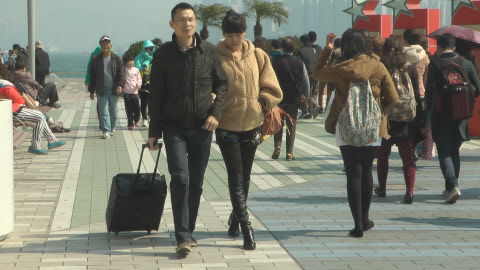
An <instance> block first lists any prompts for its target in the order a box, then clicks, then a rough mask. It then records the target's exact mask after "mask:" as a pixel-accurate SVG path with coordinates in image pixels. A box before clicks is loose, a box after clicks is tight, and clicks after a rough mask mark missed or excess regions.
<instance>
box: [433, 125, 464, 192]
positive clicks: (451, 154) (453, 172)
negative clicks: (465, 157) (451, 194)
mask: <svg viewBox="0 0 480 270" xmlns="http://www.w3.org/2000/svg"><path fill="white" fill-rule="evenodd" d="M434 132H438V135H437V136H435V135H436V134H433V136H434V139H435V144H436V146H437V152H438V160H439V163H440V169H441V170H442V174H443V177H444V178H445V189H446V190H447V191H450V190H452V189H453V188H455V187H458V177H459V175H460V146H461V145H462V137H461V136H460V133H459V131H458V128H457V127H456V126H455V125H448V124H445V125H443V126H439V127H438V129H434Z"/></svg>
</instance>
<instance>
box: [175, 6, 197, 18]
mask: <svg viewBox="0 0 480 270" xmlns="http://www.w3.org/2000/svg"><path fill="white" fill-rule="evenodd" d="M179 9H180V10H185V9H191V10H193V14H195V16H196V13H195V9H194V8H193V7H192V5H190V4H189V3H185V2H181V3H178V4H177V5H176V6H174V7H173V9H172V21H173V18H174V17H175V13H176V12H177V10H179Z"/></svg>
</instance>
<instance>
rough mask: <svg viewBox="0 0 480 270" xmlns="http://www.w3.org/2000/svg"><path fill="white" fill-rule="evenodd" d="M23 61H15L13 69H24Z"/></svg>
mask: <svg viewBox="0 0 480 270" xmlns="http://www.w3.org/2000/svg"><path fill="white" fill-rule="evenodd" d="M24 68H25V63H24V62H23V61H22V60H17V61H15V69H24Z"/></svg>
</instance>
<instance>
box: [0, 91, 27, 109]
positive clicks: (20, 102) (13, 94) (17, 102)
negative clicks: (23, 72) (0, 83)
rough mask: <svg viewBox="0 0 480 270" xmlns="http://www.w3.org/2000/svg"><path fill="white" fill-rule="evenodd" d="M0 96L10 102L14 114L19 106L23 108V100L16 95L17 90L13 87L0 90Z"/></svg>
mask: <svg viewBox="0 0 480 270" xmlns="http://www.w3.org/2000/svg"><path fill="white" fill-rule="evenodd" d="M0 94H1V95H3V96H5V97H7V98H8V99H10V100H11V101H12V111H13V112H16V111H18V109H20V106H25V99H23V97H22V96H21V95H20V94H19V93H18V90H17V89H16V88H15V87H13V86H7V87H3V88H0Z"/></svg>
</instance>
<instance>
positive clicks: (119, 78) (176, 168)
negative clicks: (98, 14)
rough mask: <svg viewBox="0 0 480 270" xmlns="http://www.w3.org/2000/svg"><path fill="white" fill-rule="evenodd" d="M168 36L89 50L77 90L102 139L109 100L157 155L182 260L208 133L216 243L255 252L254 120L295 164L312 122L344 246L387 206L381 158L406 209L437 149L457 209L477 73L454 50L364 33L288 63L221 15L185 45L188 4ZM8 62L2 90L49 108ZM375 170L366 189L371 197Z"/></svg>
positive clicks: (283, 50) (103, 42)
mask: <svg viewBox="0 0 480 270" xmlns="http://www.w3.org/2000/svg"><path fill="white" fill-rule="evenodd" d="M170 26H171V28H172V29H173V31H174V34H173V35H172V41H171V42H167V43H165V44H161V41H160V44H159V43H158V40H157V43H155V41H154V42H152V41H150V40H146V41H145V42H144V43H143V48H142V52H141V53H140V54H139V55H136V56H134V55H130V54H125V55H123V57H122V58H123V59H122V58H121V57H120V56H118V55H117V54H116V52H115V51H114V50H113V48H112V40H111V38H110V37H109V36H106V35H104V36H102V37H101V38H100V40H99V45H100V46H99V47H98V48H97V49H96V50H95V51H94V52H93V53H92V55H91V58H90V61H89V64H88V72H87V78H86V80H85V84H86V86H87V87H88V91H89V92H90V98H91V99H92V100H94V99H95V96H96V97H97V100H98V102H97V104H98V105H97V110H98V114H99V122H100V129H101V130H102V132H103V136H102V138H104V139H108V138H109V137H110V136H112V135H114V134H115V128H116V125H117V122H118V121H117V118H118V101H119V97H120V96H121V95H122V94H123V99H124V102H125V109H126V114H127V119H128V121H127V125H128V129H129V130H132V129H133V128H134V127H139V126H140V118H142V126H144V127H147V128H148V145H149V149H150V150H158V149H159V147H158V144H157V142H158V140H159V139H161V138H163V141H164V145H165V149H166V154H167V163H168V170H169V173H170V175H171V182H170V192H171V201H172V212H173V217H174V225H175V237H176V241H177V244H178V245H177V248H176V252H177V253H178V254H180V255H186V254H188V253H190V252H191V248H192V247H196V246H197V241H196V239H195V238H194V237H193V233H194V230H195V223H196V218H197V215H198V210H199V205H200V198H201V194H202V186H203V180H204V174H205V170H206V166H207V163H208V159H209V155H210V148H211V142H212V138H213V133H215V136H216V143H217V144H218V145H219V148H220V151H221V154H222V156H223V160H224V162H225V167H226V170H227V174H228V179H227V180H228V181H227V182H228V188H229V194H230V199H231V204H232V208H233V210H232V213H231V215H230V217H229V220H228V225H229V227H228V231H227V233H228V235H230V236H232V237H237V236H239V235H240V234H242V235H243V248H244V249H246V250H253V249H255V248H256V241H255V239H254V232H253V228H252V227H251V223H250V221H249V215H248V207H247V198H248V192H249V186H250V178H251V177H250V175H251V171H252V166H253V162H254V158H255V152H256V149H257V146H258V145H259V143H261V142H262V131H261V126H262V124H263V122H264V114H265V112H266V111H268V110H271V109H273V108H274V107H276V106H278V107H280V108H281V109H283V110H284V111H285V113H286V115H288V116H290V117H291V119H292V120H293V121H285V123H286V126H287V128H286V129H287V135H286V156H285V157H286V160H289V161H290V160H295V157H294V154H293V153H294V142H295V131H296V124H297V117H298V118H301V119H309V118H316V117H317V116H318V115H319V114H321V113H325V115H324V119H325V130H326V131H327V132H328V133H331V134H333V135H334V136H335V141H336V144H337V146H338V147H339V148H340V152H341V155H342V158H343V162H344V166H345V174H346V178H347V185H346V186H347V196H348V202H349V206H350V209H351V213H352V217H353V220H354V224H355V227H354V228H353V229H352V230H351V231H350V235H351V236H352V237H362V236H363V234H364V232H366V231H368V230H370V229H372V228H373V227H374V225H375V224H374V222H373V221H372V220H371V219H370V214H369V212H370V204H371V201H372V196H373V193H375V194H376V195H377V196H379V197H385V196H386V194H387V184H386V183H387V179H388V171H389V157H390V154H391V149H392V146H393V145H397V146H398V149H399V154H400V157H401V160H402V163H403V174H404V179H405V186H406V188H405V190H406V191H405V196H404V203H406V204H412V203H413V202H414V195H413V194H414V184H415V177H416V166H415V161H416V159H417V158H418V157H417V156H416V153H415V149H416V146H417V144H419V143H421V142H422V141H425V140H428V139H431V140H433V141H434V142H435V144H436V147H437V151H438V157H439V163H440V168H441V171H442V174H443V176H444V180H445V191H444V192H443V193H442V195H443V196H444V197H445V202H446V203H455V202H456V201H457V199H458V198H459V197H460V195H461V192H460V190H459V188H458V179H459V173H460V155H459V150H460V146H461V144H462V142H463V141H468V140H469V129H468V122H467V120H468V118H469V117H471V115H472V110H473V107H471V103H472V102H474V101H475V99H476V97H477V96H478V95H479V94H480V81H479V78H478V66H477V64H476V62H475V58H474V57H472V52H471V50H470V48H469V46H470V45H469V44H468V43H465V42H463V41H462V40H458V39H455V38H454V37H453V36H452V35H451V34H443V35H441V36H439V37H438V39H437V50H436V53H435V54H434V55H431V54H429V52H428V48H426V46H428V45H425V38H423V37H422V36H421V35H420V34H419V33H418V32H416V31H415V30H413V29H407V30H406V31H405V32H404V33H403V36H402V37H396V36H390V37H388V38H381V37H375V38H371V37H370V35H369V34H368V31H365V30H355V29H352V28H350V29H347V30H346V31H345V32H344V33H343V34H342V36H341V37H340V38H337V37H336V35H335V34H328V35H327V36H326V44H325V46H324V48H322V47H321V46H319V45H317V44H316V42H317V35H316V33H315V32H313V31H311V32H309V33H308V34H305V35H302V36H301V37H300V47H301V48H300V49H299V50H298V51H297V52H295V51H296V42H295V40H294V38H292V37H289V36H287V37H284V38H282V39H281V40H273V41H272V42H271V44H270V46H271V48H272V50H271V51H270V50H269V49H268V48H269V44H268V41H267V40H266V39H263V38H256V39H255V41H254V42H251V41H249V40H248V39H245V35H246V31H247V24H246V20H245V17H244V15H242V14H239V13H237V12H235V11H234V10H230V11H229V12H228V13H227V14H226V16H225V18H224V19H223V21H222V25H221V26H222V33H223V37H224V38H223V39H222V40H220V41H219V42H218V43H217V45H216V46H215V45H213V44H211V43H209V42H206V41H204V40H201V39H200V36H199V35H198V34H197V33H196V26H197V20H196V16H195V10H194V8H193V7H192V6H191V5H190V4H188V3H179V4H177V5H176V6H175V7H174V8H173V9H172V11H171V21H170ZM39 44H40V48H41V43H39ZM13 49H14V50H16V51H15V54H16V55H17V58H16V63H15V69H14V70H12V71H13V77H14V83H16V82H18V83H24V84H25V85H26V86H27V87H32V88H34V89H36V91H37V92H38V94H37V95H34V96H35V99H37V100H38V101H39V102H40V104H42V105H45V104H49V105H50V106H52V107H55V104H56V102H57V101H58V95H57V94H56V91H54V90H52V89H49V88H48V83H47V84H42V83H40V82H39V84H40V85H37V84H35V83H33V81H32V79H31V78H30V77H28V71H26V70H25V64H24V63H25V60H26V59H22V58H24V57H22V56H21V55H22V53H21V52H22V50H21V48H20V49H19V48H18V47H17V46H14V48H13ZM39 57H44V56H42V54H39ZM27 61H28V59H27ZM8 62H10V60H9V61H8ZM43 62H45V61H43ZM40 71H41V72H43V73H44V74H45V71H44V70H40ZM22 74H23V75H22ZM2 76H3V75H2ZM27 77H28V78H27ZM38 77H39V78H40V81H43V80H42V76H41V75H40V76H38ZM27 81H28V82H27ZM3 89H5V90H3ZM451 89H455V91H451ZM29 91H30V92H33V90H32V89H30V90H29ZM10 92H13V95H14V96H11V99H12V100H14V99H15V100H18V102H16V103H15V105H14V108H13V111H14V115H15V116H16V117H26V118H28V117H31V118H32V119H35V120H34V121H36V122H37V126H36V131H35V133H36V134H37V135H35V136H34V137H39V136H38V134H44V135H45V137H46V138H47V139H48V140H49V144H48V147H49V148H55V147H58V146H61V145H63V144H64V143H65V142H63V141H58V140H57V139H56V138H55V137H54V136H52V134H50V133H48V129H47V128H46V124H45V120H44V116H42V115H40V114H38V113H36V112H33V111H32V110H29V109H25V108H24V107H25V105H24V103H22V99H23V98H21V97H19V96H18V94H15V93H16V92H15V91H12V88H11V86H6V87H3V86H2V93H3V94H9V93H10ZM17 92H18V91H17ZM40 93H43V94H40ZM458 93H461V94H458ZM39 95H40V97H38V96H39ZM324 96H326V97H327V98H326V100H324ZM47 99H48V100H49V103H46V100H47ZM327 103H328V106H327ZM327 107H328V108H327ZM299 110H300V111H301V113H300V116H298V111H299ZM348 119H350V120H348ZM351 119H354V120H351ZM348 121H353V122H348ZM352 134H353V135H352ZM429 134H431V137H430V138H429ZM282 136H283V129H282V130H280V131H279V132H278V133H276V134H275V135H274V149H273V154H272V158H273V159H278V158H279V156H280V154H281V145H282ZM38 147H39V140H38V139H37V138H36V139H35V141H34V140H33V139H32V146H31V148H33V149H37V150H32V151H33V152H35V151H40V150H38ZM29 151H30V150H29ZM375 158H377V160H378V162H377V177H378V184H379V185H378V188H376V189H373V185H374V183H373V172H372V168H373V162H374V159H375Z"/></svg>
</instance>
